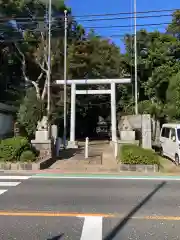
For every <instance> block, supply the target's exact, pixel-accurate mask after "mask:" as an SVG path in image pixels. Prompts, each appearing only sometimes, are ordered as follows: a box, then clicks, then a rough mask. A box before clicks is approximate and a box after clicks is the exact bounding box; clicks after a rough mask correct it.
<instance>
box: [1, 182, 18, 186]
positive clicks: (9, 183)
mask: <svg viewBox="0 0 180 240" xmlns="http://www.w3.org/2000/svg"><path fill="white" fill-rule="evenodd" d="M20 183H21V182H0V187H6V186H7V187H15V186H17V185H19V184H20Z"/></svg>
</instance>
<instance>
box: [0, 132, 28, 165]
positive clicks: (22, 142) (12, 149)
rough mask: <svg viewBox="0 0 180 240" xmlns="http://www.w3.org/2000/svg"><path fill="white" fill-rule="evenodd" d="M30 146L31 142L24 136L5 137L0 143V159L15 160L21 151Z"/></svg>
mask: <svg viewBox="0 0 180 240" xmlns="http://www.w3.org/2000/svg"><path fill="white" fill-rule="evenodd" d="M30 148H31V144H30V143H29V141H28V139H26V138H24V137H20V136H18V137H13V138H6V139H4V140H2V141H1V143H0V160H1V161H17V160H18V158H19V157H20V155H21V153H22V152H23V151H25V150H28V149H30Z"/></svg>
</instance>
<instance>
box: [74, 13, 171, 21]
mask: <svg viewBox="0 0 180 240" xmlns="http://www.w3.org/2000/svg"><path fill="white" fill-rule="evenodd" d="M171 16H172V14H161V15H147V16H137V17H136V18H137V19H138V18H139V19H141V18H160V17H171ZM133 18H134V17H133V16H129V17H113V18H96V19H85V20H84V19H83V20H81V19H80V20H78V22H94V21H95V22H96V21H109V20H110V21H111V20H126V19H133Z"/></svg>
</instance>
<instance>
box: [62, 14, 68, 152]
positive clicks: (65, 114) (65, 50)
mask: <svg viewBox="0 0 180 240" xmlns="http://www.w3.org/2000/svg"><path fill="white" fill-rule="evenodd" d="M66 123H67V10H64V136H63V138H64V147H65V148H66V127H67V126H66Z"/></svg>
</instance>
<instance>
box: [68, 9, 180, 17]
mask: <svg viewBox="0 0 180 240" xmlns="http://www.w3.org/2000/svg"><path fill="white" fill-rule="evenodd" d="M178 10H180V9H178V8H174V9H161V10H147V11H138V12H136V13H137V14H146V13H160V12H175V11H178ZM133 14H134V12H118V13H104V14H89V15H88V14H86V15H72V16H73V17H75V18H81V17H102V16H117V15H133Z"/></svg>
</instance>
